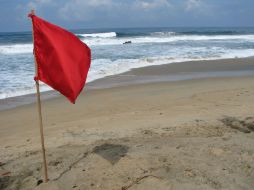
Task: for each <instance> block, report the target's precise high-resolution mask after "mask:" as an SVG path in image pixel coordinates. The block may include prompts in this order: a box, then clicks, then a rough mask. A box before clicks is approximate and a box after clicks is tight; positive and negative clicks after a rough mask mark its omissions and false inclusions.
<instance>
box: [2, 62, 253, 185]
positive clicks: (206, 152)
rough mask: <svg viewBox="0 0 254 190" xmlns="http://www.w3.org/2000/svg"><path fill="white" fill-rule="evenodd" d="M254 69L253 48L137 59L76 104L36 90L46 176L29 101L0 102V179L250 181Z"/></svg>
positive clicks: (142, 182) (170, 182) (78, 182)
mask: <svg viewBox="0 0 254 190" xmlns="http://www.w3.org/2000/svg"><path fill="white" fill-rule="evenodd" d="M203 64H206V66H203ZM190 65H191V66H190ZM253 70H254V61H253V59H252V58H249V59H233V60H220V61H201V62H188V63H176V64H168V65H163V66H153V67H146V68H141V69H134V70H132V71H130V72H127V73H124V74H121V75H118V76H112V77H107V78H105V79H102V80H98V81H95V82H94V83H91V84H89V85H88V86H87V89H86V90H85V91H84V92H83V93H82V95H81V96H80V97H79V98H78V101H77V103H76V105H71V104H70V103H69V102H68V101H67V100H66V99H65V98H64V97H57V98H52V99H47V100H44V101H43V103H42V105H43V120H44V125H45V141H46V149H47V151H46V154H47V159H48V160H47V161H48V169H49V179H50V181H49V182H48V183H47V184H45V183H41V180H43V172H42V156H41V150H40V139H39V128H38V116H37V112H36V111H37V109H36V105H35V104H33V103H32V104H28V105H22V106H19V107H16V108H12V109H8V110H3V111H1V112H0V124H1V126H0V189H1V190H16V189H21V190H30V189H36V190H40V189H41V190H46V189H47V190H48V189H50V190H70V189H74V190H75V189H77V190H78V189H79V190H83V189H84V190H89V189H98V190H102V189H103V190H105V189H109V190H118V189H119V190H120V189H122V190H125V189H128V190H145V189H151V190H153V189H156V190H158V189H162V190H168V189H169V190H182V189H188V190H192V189H193V190H199V189H200V190H203V189H223V190H224V189H228V190H229V189H230V190H231V189H233V190H234V189H235V190H241V189H244V190H246V189H248V190H252V189H254V162H253V161H254V115H253V110H254V101H253V99H254V75H253V74H252V73H251V71H252V72H253ZM201 72H202V73H204V72H207V73H208V74H209V73H210V74H211V75H209V78H206V77H203V75H200V73H201ZM235 72H237V73H238V74H236V73H235ZM239 73H241V74H239ZM222 74H223V75H225V76H224V77H223V76H222ZM172 76H174V77H173V79H172ZM182 76H188V77H187V79H188V78H189V79H188V80H180V81H179V80H178V79H179V77H180V78H181V77H182ZM195 76H198V77H195ZM159 79H161V80H159ZM176 79H177V80H176ZM183 79H186V78H184V77H183ZM174 80H176V81H174ZM102 87H103V88H102Z"/></svg>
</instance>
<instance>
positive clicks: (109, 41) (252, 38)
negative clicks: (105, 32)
mask: <svg viewBox="0 0 254 190" xmlns="http://www.w3.org/2000/svg"><path fill="white" fill-rule="evenodd" d="M209 40H213V41H235V40H236V41H243V42H246V41H247V42H254V35H217V36H207V35H181V36H174V35H173V36H158V37H157V36H141V37H124V38H104V39H103V38H90V39H89V38H86V39H82V41H83V42H85V43H86V44H88V45H90V46H96V45H120V44H123V43H124V42H126V41H131V42H132V43H134V44H141V43H170V42H178V41H185V42H188V41H209Z"/></svg>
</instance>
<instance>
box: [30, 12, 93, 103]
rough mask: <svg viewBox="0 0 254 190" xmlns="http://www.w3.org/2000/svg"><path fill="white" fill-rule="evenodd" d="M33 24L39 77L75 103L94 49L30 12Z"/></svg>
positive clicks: (36, 77) (37, 77) (37, 78)
mask: <svg viewBox="0 0 254 190" xmlns="http://www.w3.org/2000/svg"><path fill="white" fill-rule="evenodd" d="M29 17H31V19H32V24H33V37H34V55H35V59H36V62H37V76H35V80H40V81H42V82H44V83H46V84H47V85H49V86H51V87H52V88H53V89H55V90H57V91H59V92H60V93H61V94H63V95H64V96H66V97H67V98H68V99H69V100H70V101H71V102H72V103H75V101H76V98H77V97H78V95H79V94H80V92H81V91H82V89H83V87H84V85H85V82H86V78H87V73H88V70H89V68H90V64H91V50H90V48H89V47H88V46H87V45H86V44H84V43H83V42H82V41H81V40H79V38H78V37H77V36H75V35H74V34H72V33H71V32H69V31H67V30H65V29H63V28H61V27H59V26H56V25H54V24H51V23H49V22H47V21H45V20H43V19H41V18H39V17H37V16H36V15H34V14H29Z"/></svg>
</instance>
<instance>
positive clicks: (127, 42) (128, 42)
mask: <svg viewBox="0 0 254 190" xmlns="http://www.w3.org/2000/svg"><path fill="white" fill-rule="evenodd" d="M123 44H131V41H126V42H124V43H123Z"/></svg>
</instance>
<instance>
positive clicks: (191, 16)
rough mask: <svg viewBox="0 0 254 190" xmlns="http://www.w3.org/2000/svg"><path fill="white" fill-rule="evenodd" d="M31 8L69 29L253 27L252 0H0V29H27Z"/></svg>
mask: <svg viewBox="0 0 254 190" xmlns="http://www.w3.org/2000/svg"><path fill="white" fill-rule="evenodd" d="M32 8H34V9H35V10H36V14H37V15H38V16H40V17H42V18H44V19H46V20H48V21H50V22H53V23H55V24H57V25H60V26H62V27H65V28H68V29H78V28H119V27H120V28H122V27H153V26H156V27H175V26H254V0H0V32H5V31H30V30H31V23H30V21H29V19H28V18H27V16H26V15H27V13H28V12H29V10H30V9H32Z"/></svg>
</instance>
